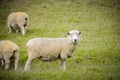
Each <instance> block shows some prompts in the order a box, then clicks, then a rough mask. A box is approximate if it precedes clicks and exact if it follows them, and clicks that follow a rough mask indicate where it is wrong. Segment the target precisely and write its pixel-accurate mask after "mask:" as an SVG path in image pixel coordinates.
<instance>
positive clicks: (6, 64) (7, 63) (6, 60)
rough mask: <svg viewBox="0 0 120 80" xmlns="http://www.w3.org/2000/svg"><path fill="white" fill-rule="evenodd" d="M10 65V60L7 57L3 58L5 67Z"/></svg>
mask: <svg viewBox="0 0 120 80" xmlns="http://www.w3.org/2000/svg"><path fill="white" fill-rule="evenodd" d="M9 65H10V60H9V58H5V69H8V68H9Z"/></svg>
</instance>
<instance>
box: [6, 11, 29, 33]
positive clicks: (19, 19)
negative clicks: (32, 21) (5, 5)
mask: <svg viewBox="0 0 120 80" xmlns="http://www.w3.org/2000/svg"><path fill="white" fill-rule="evenodd" d="M28 19H29V16H28V15H27V14H26V13H25V12H13V13H11V14H10V15H9V16H8V22H7V25H8V29H9V33H11V32H12V28H16V33H17V32H18V28H17V27H19V28H20V29H21V32H22V35H25V33H26V26H27V24H28Z"/></svg>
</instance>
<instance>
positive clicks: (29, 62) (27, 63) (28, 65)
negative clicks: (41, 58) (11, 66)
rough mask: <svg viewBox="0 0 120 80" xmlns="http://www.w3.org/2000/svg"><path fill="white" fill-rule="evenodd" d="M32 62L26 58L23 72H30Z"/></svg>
mask: <svg viewBox="0 0 120 80" xmlns="http://www.w3.org/2000/svg"><path fill="white" fill-rule="evenodd" d="M32 61H33V59H30V58H28V60H27V62H26V65H25V68H24V70H25V71H27V70H30V66H31V64H32Z"/></svg>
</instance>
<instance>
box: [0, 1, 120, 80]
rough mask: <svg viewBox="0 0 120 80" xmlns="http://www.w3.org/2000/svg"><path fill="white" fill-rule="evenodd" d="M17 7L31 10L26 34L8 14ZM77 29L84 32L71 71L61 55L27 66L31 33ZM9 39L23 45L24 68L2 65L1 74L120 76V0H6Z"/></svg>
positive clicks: (13, 77) (2, 15)
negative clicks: (10, 30) (15, 28)
mask: <svg viewBox="0 0 120 80" xmlns="http://www.w3.org/2000/svg"><path fill="white" fill-rule="evenodd" d="M14 11H24V12H26V13H28V14H29V17H30V20H29V25H28V27H27V34H26V35H25V36H22V35H21V33H18V34H16V33H15V32H13V33H12V34H8V28H7V24H6V23H7V16H8V15H9V14H10V13H11V12H14ZM72 29H76V30H79V31H81V32H82V34H81V41H80V43H79V44H78V47H77V49H76V50H75V52H74V55H73V57H72V58H70V59H67V70H66V71H62V70H60V69H59V65H60V61H59V60H56V61H53V62H43V61H40V60H35V61H34V62H33V64H32V68H31V70H30V71H27V72H25V71H23V68H24V65H25V63H26V60H27V51H26V47H25V43H26V42H27V41H28V40H29V39H31V38H34V37H66V33H67V32H68V31H70V30H72ZM6 39H9V40H12V41H14V42H15V43H17V44H18V45H19V47H20V49H21V52H20V61H19V69H18V70H17V71H14V70H13V69H10V70H4V69H3V68H2V67H1V66H0V80H120V1H119V0H1V1H0V40H6Z"/></svg>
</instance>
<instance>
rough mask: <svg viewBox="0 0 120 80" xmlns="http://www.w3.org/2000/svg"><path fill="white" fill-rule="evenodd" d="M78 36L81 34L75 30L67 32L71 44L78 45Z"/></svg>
mask: <svg viewBox="0 0 120 80" xmlns="http://www.w3.org/2000/svg"><path fill="white" fill-rule="evenodd" d="M80 34H81V32H79V31H77V30H72V31H70V32H68V37H69V39H70V40H71V41H72V42H73V43H78V42H79V40H80V37H79V35H80Z"/></svg>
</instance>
